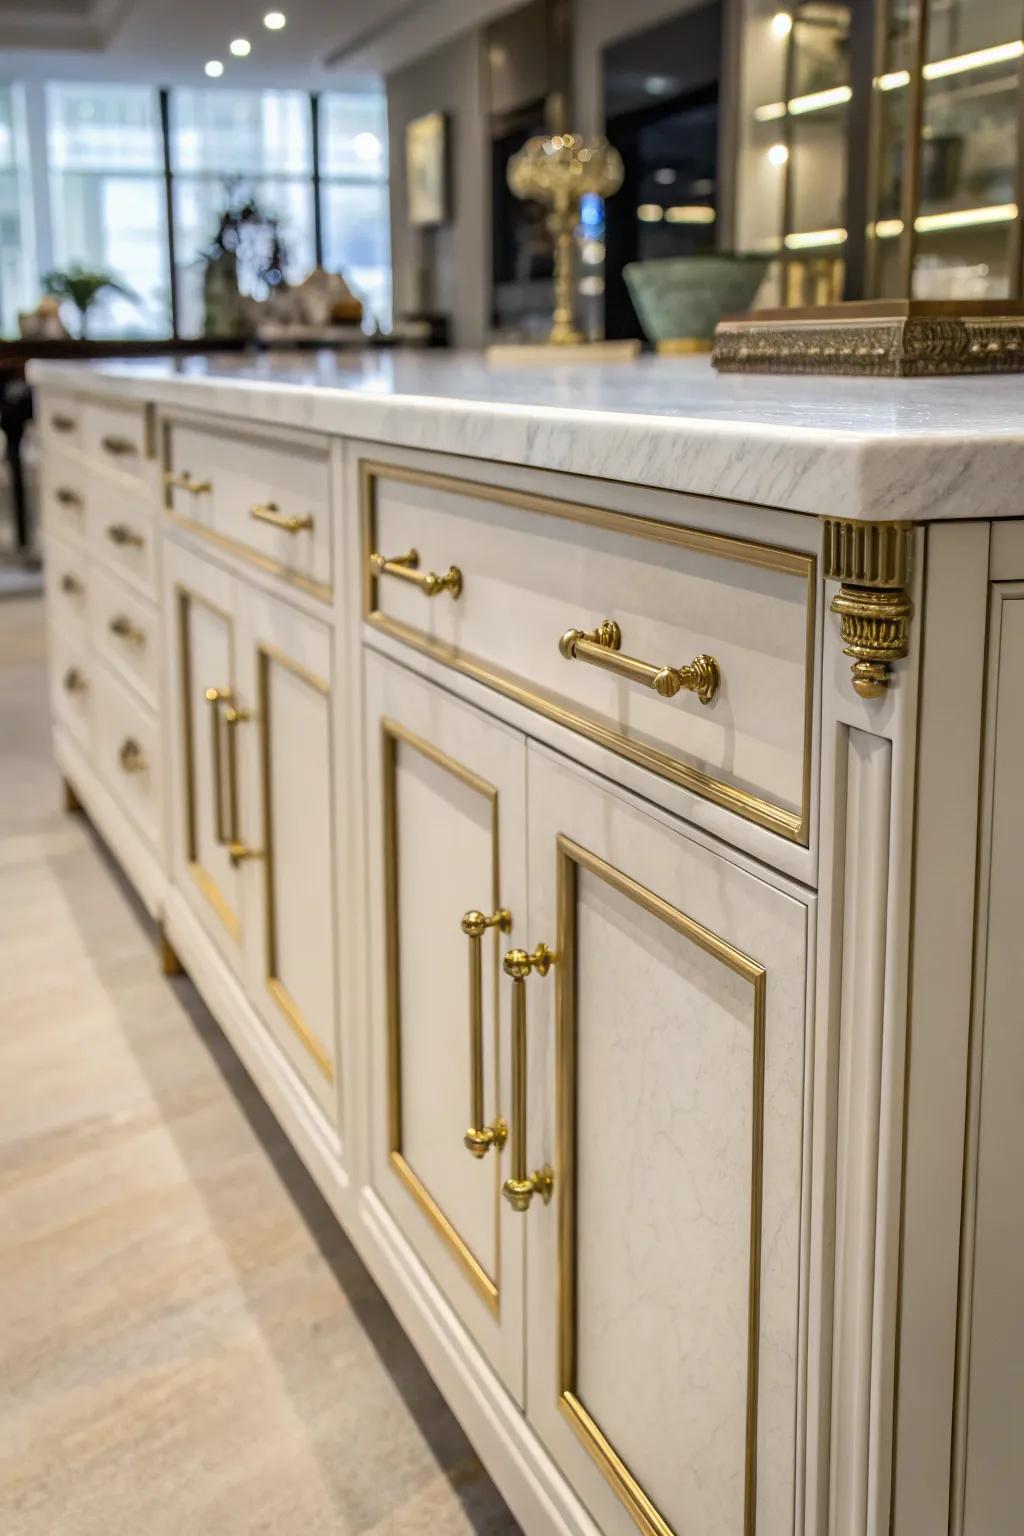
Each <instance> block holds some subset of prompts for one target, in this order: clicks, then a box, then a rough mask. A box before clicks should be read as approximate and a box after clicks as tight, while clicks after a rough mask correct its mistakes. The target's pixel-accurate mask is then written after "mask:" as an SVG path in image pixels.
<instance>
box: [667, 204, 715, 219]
mask: <svg viewBox="0 0 1024 1536" xmlns="http://www.w3.org/2000/svg"><path fill="white" fill-rule="evenodd" d="M665 219H666V221H667V223H669V224H713V223H714V222H715V210H714V209H713V208H709V207H708V206H707V204H706V203H675V204H673V206H672V207H671V208H666V209H665Z"/></svg>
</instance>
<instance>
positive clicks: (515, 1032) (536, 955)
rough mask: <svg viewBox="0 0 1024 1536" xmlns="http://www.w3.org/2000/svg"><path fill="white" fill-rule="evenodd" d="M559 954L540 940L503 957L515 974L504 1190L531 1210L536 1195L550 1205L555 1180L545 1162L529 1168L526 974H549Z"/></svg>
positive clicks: (509, 971) (512, 1200)
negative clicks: (509, 1155)
mask: <svg viewBox="0 0 1024 1536" xmlns="http://www.w3.org/2000/svg"><path fill="white" fill-rule="evenodd" d="M556 958H557V957H556V956H555V955H554V953H553V952H552V951H551V950H550V949H548V947H547V945H546V944H538V945H537V948H536V949H535V950H534V951H533V953H532V954H528V953H527V952H526V950H525V949H510V950H509V952H508V954H507V955H506V956H505V960H504V969H505V975H506V976H511V978H512V1172H511V1175H510V1176H509V1178H507V1179H506V1180H505V1182H504V1184H503V1185H502V1187H501V1192H502V1194H503V1195H504V1196H505V1199H506V1200H507V1201H508V1203H509V1205H510V1206H511V1207H512V1209H513V1210H514V1211H528V1210H529V1208H530V1202H531V1200H532V1199H533V1197H534V1195H540V1197H541V1199H542V1200H543V1201H544V1204H545V1205H547V1203H548V1201H549V1200H550V1199H551V1191H552V1188H553V1187H554V1182H555V1176H554V1174H553V1173H552V1171H551V1169H550V1168H549V1167H548V1165H547V1164H546V1163H545V1165H544V1167H543V1168H538V1169H536V1170H535V1171H534V1172H533V1173H527V1171H526V1169H527V1164H526V978H527V977H528V976H529V974H530V972H531V971H536V972H537V975H538V976H546V975H547V973H548V971H549V970H550V969H551V967H552V966H553V965H554V963H555V960H556Z"/></svg>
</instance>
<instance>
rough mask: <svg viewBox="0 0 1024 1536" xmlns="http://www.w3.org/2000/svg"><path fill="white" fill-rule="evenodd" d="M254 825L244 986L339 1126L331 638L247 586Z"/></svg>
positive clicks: (243, 757) (245, 836) (246, 755)
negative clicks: (250, 914)
mask: <svg viewBox="0 0 1024 1536" xmlns="http://www.w3.org/2000/svg"><path fill="white" fill-rule="evenodd" d="M238 590H239V593H240V598H239V604H238V609H239V665H238V679H239V691H238V693H239V704H240V709H241V715H242V719H241V722H240V724H239V726H238V736H239V751H240V761H241V765H242V795H243V803H244V807H245V810H244V814H243V815H242V818H241V821H240V823H239V825H238V828H237V838H238V842H237V844H236V846H235V849H234V857H235V859H236V861H238V862H239V864H240V865H241V867H242V868H243V869H244V874H243V877H242V878H243V879H244V880H245V881H246V882H247V887H248V890H247V894H248V899H249V909H250V911H251V912H252V922H251V924H250V928H249V934H248V937H247V941H246V985H247V987H248V990H249V994H250V996H251V997H252V999H253V1001H254V1002H255V1004H256V1007H257V1008H258V1009H259V1011H260V1013H261V1015H262V1017H263V1019H264V1021H265V1022H266V1023H267V1025H268V1026H269V1028H270V1029H271V1032H272V1033H273V1034H274V1036H275V1038H276V1040H277V1041H278V1044H279V1045H280V1046H281V1048H282V1050H283V1051H284V1053H285V1055H286V1056H287V1057H288V1059H289V1061H290V1062H291V1064H292V1066H293V1067H294V1068H295V1070H296V1071H297V1072H298V1074H299V1076H300V1077H301V1078H302V1080H303V1082H304V1083H305V1085H306V1087H307V1088H308V1089H309V1090H310V1092H311V1093H312V1094H313V1096H314V1098H315V1099H316V1100H317V1102H318V1103H319V1105H320V1106H321V1108H322V1109H323V1110H324V1112H325V1113H326V1114H327V1115H328V1116H329V1118H330V1120H331V1121H332V1122H336V1121H337V1119H338V1082H337V1076H338V974H337V951H338V945H337V942H336V935H337V932H338V911H337V902H336V881H337V879H338V869H337V860H336V858H335V828H334V750H333V745H332V735H333V730H334V709H333V703H332V667H331V632H330V630H329V629H327V628H326V626H325V625H323V624H318V623H317V622H316V621H315V620H314V619H311V618H308V617H307V616H306V615H305V614H304V613H302V612H300V611H299V610H298V609H296V608H294V607H293V606H292V605H291V604H290V603H288V602H287V601H284V600H282V599H281V598H277V597H268V596H267V595H265V594H264V593H263V592H259V591H257V590H255V589H254V588H250V587H249V586H248V585H246V584H245V583H243V582H241V581H240V582H239V584H238Z"/></svg>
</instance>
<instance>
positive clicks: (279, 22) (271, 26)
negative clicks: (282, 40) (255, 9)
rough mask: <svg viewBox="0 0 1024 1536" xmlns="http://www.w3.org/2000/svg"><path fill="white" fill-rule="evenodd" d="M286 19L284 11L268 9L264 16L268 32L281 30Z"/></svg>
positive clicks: (264, 23)
mask: <svg viewBox="0 0 1024 1536" xmlns="http://www.w3.org/2000/svg"><path fill="white" fill-rule="evenodd" d="M286 20H287V17H286V16H285V14H284V11H268V12H267V14H266V15H265V16H264V18H263V25H264V26H265V27H266V29H267V31H268V32H280V30H281V28H282V27H283V26H284V24H285V21H286Z"/></svg>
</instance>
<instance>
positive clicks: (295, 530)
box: [161, 418, 333, 599]
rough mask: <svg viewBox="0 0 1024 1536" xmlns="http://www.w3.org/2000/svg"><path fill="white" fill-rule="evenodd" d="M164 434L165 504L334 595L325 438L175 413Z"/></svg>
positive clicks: (229, 545)
mask: <svg viewBox="0 0 1024 1536" xmlns="http://www.w3.org/2000/svg"><path fill="white" fill-rule="evenodd" d="M161 440H162V460H161V468H162V474H163V498H164V507H165V509H166V511H167V512H168V513H169V514H170V515H171V516H172V517H173V518H174V519H175V520H176V521H177V522H179V523H182V524H185V525H187V526H188V527H190V528H192V529H193V530H194V531H195V532H197V533H199V534H201V535H202V536H203V537H205V538H206V539H208V540H209V541H210V542H212V543H214V544H218V545H220V546H221V547H222V548H226V549H228V550H230V551H231V552H233V553H234V554H236V555H238V556H239V557H240V558H242V559H243V560H246V561H248V562H250V563H251V564H254V565H256V566H259V567H260V568H261V569H263V570H266V571H269V572H271V573H272V574H273V575H276V576H278V577H280V578H281V579H282V580H284V581H287V582H289V583H290V584H292V585H294V586H297V587H299V588H301V589H302V590H304V591H307V592H310V593H312V594H313V595H314V596H315V597H319V598H321V599H327V598H328V597H329V596H330V593H331V582H332V552H333V529H332V527H331V495H330V445H329V443H328V441H327V439H326V438H322V437H316V436H312V435H310V434H307V433H301V432H280V433H278V432H276V431H270V432H268V431H266V430H260V431H259V432H258V433H254V432H249V431H246V430H244V429H242V428H236V427H234V426H232V425H231V424H224V425H218V426H217V428H216V429H215V430H211V429H210V428H208V427H206V426H204V425H203V424H201V423H199V422H196V421H193V420H192V419H184V418H183V419H178V418H172V419H167V420H164V422H163V424H162V431H161Z"/></svg>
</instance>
